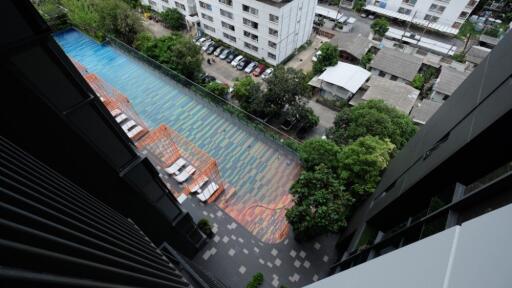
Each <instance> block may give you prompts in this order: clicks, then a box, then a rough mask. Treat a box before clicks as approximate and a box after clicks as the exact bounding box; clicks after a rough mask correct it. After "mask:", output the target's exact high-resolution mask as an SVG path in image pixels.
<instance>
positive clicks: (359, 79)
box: [310, 62, 371, 93]
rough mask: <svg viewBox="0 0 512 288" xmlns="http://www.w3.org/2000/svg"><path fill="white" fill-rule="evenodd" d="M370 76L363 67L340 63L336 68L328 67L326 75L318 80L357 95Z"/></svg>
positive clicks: (323, 74)
mask: <svg viewBox="0 0 512 288" xmlns="http://www.w3.org/2000/svg"><path fill="white" fill-rule="evenodd" d="M370 75H371V73H370V72H369V71H368V70H366V69H363V68H362V67H359V66H356V65H352V64H347V63H343V62H338V64H336V66H331V67H328V68H327V69H326V70H325V71H324V73H322V74H321V75H320V76H318V79H319V80H321V81H325V82H327V83H331V84H333V85H336V86H339V87H342V88H345V89H346V90H348V91H350V92H351V93H356V92H357V90H359V88H361V86H363V84H364V83H365V82H366V80H368V78H369V77H370ZM311 82H313V80H312V81H311ZM311 82H310V83H311ZM311 85H313V84H311ZM313 86H314V85H313Z"/></svg>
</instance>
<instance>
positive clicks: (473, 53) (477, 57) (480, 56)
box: [466, 46, 491, 64]
mask: <svg viewBox="0 0 512 288" xmlns="http://www.w3.org/2000/svg"><path fill="white" fill-rule="evenodd" d="M489 52H491V49H489V48H485V47H482V46H472V47H471V48H470V49H469V51H468V52H467V53H466V61H468V62H471V63H475V64H480V62H482V60H484V58H485V57H487V54H489Z"/></svg>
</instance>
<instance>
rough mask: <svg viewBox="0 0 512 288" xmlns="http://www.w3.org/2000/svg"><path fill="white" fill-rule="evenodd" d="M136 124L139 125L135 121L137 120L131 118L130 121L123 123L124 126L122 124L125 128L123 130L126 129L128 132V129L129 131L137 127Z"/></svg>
mask: <svg viewBox="0 0 512 288" xmlns="http://www.w3.org/2000/svg"><path fill="white" fill-rule="evenodd" d="M135 126H137V123H135V121H133V120H130V121H128V122H126V123H124V124H123V126H121V128H123V130H124V131H125V132H126V133H128V131H129V130H130V129H131V128H133V127H135Z"/></svg>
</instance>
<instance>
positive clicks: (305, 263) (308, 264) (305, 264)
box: [304, 260, 311, 268]
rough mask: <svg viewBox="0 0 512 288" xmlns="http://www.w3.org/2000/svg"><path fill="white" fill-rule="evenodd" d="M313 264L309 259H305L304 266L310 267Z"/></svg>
mask: <svg viewBox="0 0 512 288" xmlns="http://www.w3.org/2000/svg"><path fill="white" fill-rule="evenodd" d="M310 266H311V263H309V261H308V260H306V261H304V267H306V268H309V267H310Z"/></svg>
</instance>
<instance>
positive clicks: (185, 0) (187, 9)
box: [140, 0, 197, 16]
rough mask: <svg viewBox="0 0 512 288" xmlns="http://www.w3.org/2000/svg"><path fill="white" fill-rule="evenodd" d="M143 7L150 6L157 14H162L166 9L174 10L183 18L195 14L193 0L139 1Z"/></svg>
mask: <svg viewBox="0 0 512 288" xmlns="http://www.w3.org/2000/svg"><path fill="white" fill-rule="evenodd" d="M140 2H141V3H142V4H144V5H149V6H151V9H153V10H154V11H157V12H164V11H165V10H166V9H170V8H176V9H178V11H180V12H181V14H183V15H185V16H194V15H196V14H197V10H196V2H195V0H140Z"/></svg>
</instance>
